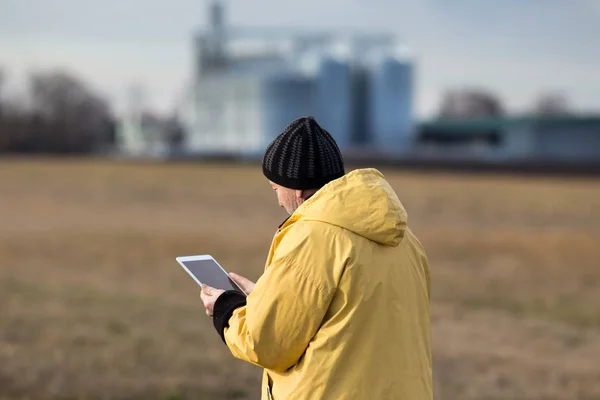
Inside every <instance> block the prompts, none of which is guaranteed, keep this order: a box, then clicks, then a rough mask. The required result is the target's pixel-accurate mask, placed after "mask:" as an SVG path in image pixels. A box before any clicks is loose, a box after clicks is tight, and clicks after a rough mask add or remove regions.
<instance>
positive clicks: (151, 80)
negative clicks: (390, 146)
mask: <svg viewBox="0 0 600 400" xmlns="http://www.w3.org/2000/svg"><path fill="white" fill-rule="evenodd" d="M207 3H208V2H207V1H206V0H102V1H88V0H1V1H0V66H2V67H4V68H5V69H6V70H7V72H8V75H9V78H10V80H11V81H12V82H13V86H14V87H15V88H17V87H20V86H19V85H22V84H23V82H25V78H26V76H27V74H28V73H29V72H31V71H35V70H39V69H51V68H64V69H68V70H70V71H72V72H74V73H75V74H77V75H78V76H80V77H81V78H82V79H83V80H85V81H86V82H89V83H90V85H91V86H93V87H94V88H95V89H96V90H98V91H99V92H100V93H102V94H103V95H105V96H106V97H107V98H109V100H110V101H111V102H112V103H113V105H114V107H115V109H116V110H117V111H118V112H121V111H122V110H124V109H126V106H127V99H128V94H129V93H130V92H131V88H132V87H133V86H134V85H139V86H141V87H143V88H144V91H143V93H144V101H145V103H146V104H147V105H148V106H149V107H152V108H155V109H157V110H159V111H168V110H170V109H171V108H172V107H173V106H174V105H175V104H176V102H177V101H178V99H180V98H181V96H182V93H184V92H185V90H186V87H187V85H189V82H190V80H191V79H190V76H191V72H192V57H193V53H192V49H193V47H192V36H193V34H194V33H195V32H196V31H197V29H199V28H202V27H203V26H205V25H206V7H207ZM225 4H226V6H227V21H228V23H230V24H231V25H234V26H239V25H242V26H256V27H264V26H268V27H298V28H309V29H310V28H314V29H320V30H330V29H331V30H337V29H358V30H362V31H372V32H391V33H394V34H397V35H398V37H399V38H401V40H402V41H403V42H404V43H406V45H408V46H409V47H410V48H411V49H412V53H413V55H414V58H415V62H416V66H417V70H416V82H415V85H416V93H415V105H416V114H417V116H418V117H421V118H427V117H431V116H433V115H434V114H435V112H436V111H437V109H438V106H439V103H440V100H441V96H442V94H443V93H444V92H445V91H446V90H447V89H451V88H456V87H463V86H471V87H481V88H485V89H489V90H491V91H492V92H494V93H496V94H497V95H499V96H500V98H501V99H502V100H503V102H504V104H505V106H506V108H507V109H508V110H509V111H512V112H524V111H526V110H527V109H529V108H530V107H531V106H532V104H533V103H534V101H535V99H536V98H537V96H538V95H540V94H541V93H544V92H547V91H560V92H564V93H566V94H567V96H568V99H569V102H570V104H571V105H572V106H573V108H575V109H577V110H579V111H583V112H592V111H597V112H600V45H598V43H599V41H600V23H599V21H600V0H569V1H564V0H528V1H522V0H503V1H482V0H452V1H448V0H302V1H300V0H297V1H289V0H226V1H225Z"/></svg>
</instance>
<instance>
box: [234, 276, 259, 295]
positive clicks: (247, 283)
mask: <svg viewBox="0 0 600 400" xmlns="http://www.w3.org/2000/svg"><path fill="white" fill-rule="evenodd" d="M229 276H231V279H233V280H234V281H235V283H237V284H238V285H240V287H241V288H242V290H243V291H244V292H246V294H248V295H249V294H250V293H252V291H253V290H254V282H252V281H251V280H250V279H246V278H244V277H243V276H241V275H238V274H234V273H233V272H232V273H230V274H229Z"/></svg>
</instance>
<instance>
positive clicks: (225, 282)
mask: <svg viewBox="0 0 600 400" xmlns="http://www.w3.org/2000/svg"><path fill="white" fill-rule="evenodd" d="M175 259H176V260H177V262H178V263H179V264H180V265H181V266H182V267H183V269H184V270H186V272H187V273H188V274H189V275H190V276H191V277H192V279H194V280H195V281H196V283H198V285H202V284H203V283H204V284H206V285H208V286H212V287H214V288H215V289H222V290H236V291H238V292H240V293H242V294H243V295H244V296H247V294H246V293H245V292H244V291H243V290H242V288H241V287H239V286H238V285H237V283H235V281H234V280H233V279H231V278H230V277H229V274H228V273H227V272H226V271H225V270H224V269H223V267H221V266H220V265H219V263H218V262H217V261H216V260H215V259H214V258H213V257H212V256H211V255H208V254H204V255H199V256H182V257H177V258H175Z"/></svg>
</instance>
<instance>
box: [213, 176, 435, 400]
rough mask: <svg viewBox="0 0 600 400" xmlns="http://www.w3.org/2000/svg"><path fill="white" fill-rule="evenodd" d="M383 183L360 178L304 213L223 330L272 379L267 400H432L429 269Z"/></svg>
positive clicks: (324, 193) (335, 185)
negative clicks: (244, 301) (243, 303)
mask: <svg viewBox="0 0 600 400" xmlns="http://www.w3.org/2000/svg"><path fill="white" fill-rule="evenodd" d="M406 223H407V216H406V211H405V209H404V207H403V206H402V204H401V203H400V200H399V199H398V197H397V196H396V194H395V193H394V191H393V189H392V188H391V186H390V185H389V184H388V183H387V182H386V181H385V179H384V177H383V175H382V174H381V173H380V172H379V171H377V170H375V169H362V170H355V171H352V172H350V173H348V174H346V175H345V176H344V177H342V178H339V179H337V180H335V181H332V182H330V183H329V184H327V185H326V186H324V187H323V188H322V189H321V190H319V191H318V192H317V193H315V194H314V195H313V196H312V197H311V198H309V199H308V200H307V201H305V202H304V203H303V204H302V205H301V206H300V207H299V208H298V209H297V210H296V212H295V213H294V214H292V215H291V216H290V218H289V219H288V220H287V221H286V222H285V223H284V224H283V225H282V226H281V227H280V229H279V230H278V232H277V234H276V235H275V237H274V239H273V243H272V246H271V250H270V252H269V256H268V259H267V263H266V268H265V272H264V274H263V275H262V276H261V278H260V279H259V280H258V281H257V283H256V286H255V288H254V291H253V292H252V293H251V294H250V295H249V296H248V298H247V299H246V300H247V304H246V305H245V306H243V307H239V308H238V309H236V311H235V312H234V313H233V315H232V317H231V318H230V319H229V327H228V328H225V331H224V333H225V341H226V343H227V346H228V347H229V349H230V350H231V352H232V354H233V355H234V356H235V357H237V358H239V359H241V360H244V361H247V362H250V363H252V364H255V365H258V366H260V367H262V368H264V369H265V372H264V375H263V388H262V399H275V400H283V399H291V400H305V399H306V400H308V399H310V400H316V399H325V400H334V399H365V400H367V399H368V400H371V399H394V400H403V399H409V400H426V399H432V398H433V394H432V372H431V333H430V313H429V293H430V280H429V266H428V262H427V258H426V255H425V252H424V250H423V247H422V246H421V244H420V243H419V241H418V240H417V238H416V237H415V236H414V234H413V233H412V232H411V231H410V229H408V228H407V225H406Z"/></svg>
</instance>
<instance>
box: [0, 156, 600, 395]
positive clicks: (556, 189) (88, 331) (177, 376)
mask: <svg viewBox="0 0 600 400" xmlns="http://www.w3.org/2000/svg"><path fill="white" fill-rule="evenodd" d="M382 172H384V174H386V176H387V177H388V179H389V180H390V182H391V183H392V185H393V187H394V188H395V189H396V191H397V192H398V195H399V197H400V199H401V200H402V201H403V203H404V205H405V206H406V208H407V210H408V215H409V224H410V225H411V226H412V228H413V230H414V231H415V233H416V234H417V235H418V237H419V238H420V239H421V241H422V242H423V244H424V246H425V248H426V250H427V251H428V254H429V258H430V261H431V267H432V296H433V298H432V320H433V342H434V380H435V398H436V399H444V400H447V399H452V400H453V399H466V400H469V399H477V400H485V399H490V400H491V399H529V400H537V399H561V400H563V399H600V181H598V180H590V179H576V178H561V179H557V178H541V177H536V178H533V177H528V178H515V177H508V176H483V175H480V176H473V175H450V174H447V175H444V174H433V173H427V174H425V173H422V174H420V173H414V172H411V173H408V172H398V171H393V170H387V169H384V170H382ZM284 217H285V215H284V211H283V210H281V209H279V208H278V207H277V204H276V200H275V196H274V194H273V192H272V191H271V190H270V188H269V185H268V183H267V182H266V181H265V180H264V179H263V178H262V176H261V174H260V170H259V168H258V167H249V166H224V165H200V164H169V165H165V164H124V163H121V164H119V163H109V162H105V161H82V160H71V161H51V160H37V161H31V160H29V161H27V160H21V161H14V160H11V161H8V160H5V161H2V162H0V400H6V399H11V400H25V399H31V400H33V399H50V400H74V399H119V400H125V399H129V400H133V399H145V400H167V399H170V400H176V399H179V400H182V399H186V400H187V399H258V398H259V393H260V390H259V384H260V371H259V370H258V369H256V368H255V367H252V366H250V365H246V364H244V363H242V362H241V361H238V360H235V359H234V358H233V357H232V356H231V355H230V354H229V353H228V351H227V348H226V347H225V346H224V345H223V343H222V342H221V340H220V338H219V337H218V336H217V334H216V333H215V331H214V329H213V328H212V325H211V323H210V321H209V319H208V318H207V317H206V315H205V314H204V312H203V308H202V303H201V301H200V295H199V294H200V292H199V289H198V287H197V286H196V284H195V283H194V282H193V281H192V280H191V279H190V278H189V277H188V276H187V274H186V273H185V272H184V271H183V270H182V269H181V268H180V267H179V266H178V264H176V262H175V260H174V258H175V257H176V256H178V255H186V254H200V253H205V252H209V253H212V254H213V255H214V256H215V257H216V258H217V259H218V260H219V261H221V262H222V264H223V266H224V267H225V268H226V269H228V270H231V271H235V272H239V273H241V274H243V275H246V276H248V277H249V278H252V279H256V278H258V277H259V276H260V273H261V271H262V269H263V267H264V265H263V263H264V260H265V257H266V254H267V250H268V247H269V244H270V240H271V237H272V235H273V233H274V231H275V229H276V227H277V225H278V224H279V222H280V221H281V220H282V219H283V218H284ZM357 361H358V362H360V360H357Z"/></svg>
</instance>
